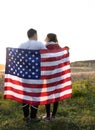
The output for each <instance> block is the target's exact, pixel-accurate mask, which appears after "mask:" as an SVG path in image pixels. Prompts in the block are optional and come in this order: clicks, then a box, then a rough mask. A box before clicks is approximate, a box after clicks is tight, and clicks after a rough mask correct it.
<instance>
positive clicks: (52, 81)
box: [5, 73, 71, 84]
mask: <svg viewBox="0 0 95 130" xmlns="http://www.w3.org/2000/svg"><path fill="white" fill-rule="evenodd" d="M68 77H71V73H67V74H64V75H62V76H60V77H56V78H52V79H48V80H46V79H43V80H41V79H37V80H33V79H22V78H19V77H17V76H13V75H10V74H6V75H5V78H10V79H12V80H16V81H19V82H21V83H22V82H23V83H27V84H44V83H46V84H49V83H54V82H55V81H56V82H57V81H60V80H62V79H66V78H68Z"/></svg>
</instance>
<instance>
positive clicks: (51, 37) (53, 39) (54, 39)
mask: <svg viewBox="0 0 95 130" xmlns="http://www.w3.org/2000/svg"><path fill="white" fill-rule="evenodd" d="M47 37H48V39H49V42H51V41H52V42H58V40H57V36H56V34H54V33H49V34H47Z"/></svg>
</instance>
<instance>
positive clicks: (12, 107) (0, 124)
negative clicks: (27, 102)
mask: <svg viewBox="0 0 95 130" xmlns="http://www.w3.org/2000/svg"><path fill="white" fill-rule="evenodd" d="M1 83H2V85H3V79H2V76H1V78H0V84H1ZM72 83H73V96H72V98H71V99H65V100H63V101H60V104H59V108H58V112H57V118H56V120H54V121H50V122H45V121H40V122H38V123H34V122H31V123H28V124H27V123H25V122H24V121H23V120H22V118H23V113H22V107H21V104H20V103H18V102H15V101H12V100H4V99H3V93H2V92H1V93H0V130H95V71H91V72H90V71H89V72H88V73H87V72H79V73H75V72H74V73H72ZM44 114H45V106H44V105H43V106H39V110H38V116H39V117H40V116H42V115H44Z"/></svg>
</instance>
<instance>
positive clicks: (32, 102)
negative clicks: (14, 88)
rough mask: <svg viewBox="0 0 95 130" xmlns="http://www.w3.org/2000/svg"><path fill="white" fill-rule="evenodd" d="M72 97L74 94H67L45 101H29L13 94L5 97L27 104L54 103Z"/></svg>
mask: <svg viewBox="0 0 95 130" xmlns="http://www.w3.org/2000/svg"><path fill="white" fill-rule="evenodd" d="M70 97H72V94H71V93H70V94H66V95H64V96H61V97H58V98H53V99H50V100H45V101H43V102H36V101H32V100H31V101H30V100H29V101H28V100H22V99H20V98H17V97H14V96H13V95H4V98H5V99H12V100H16V101H18V102H21V103H26V104H31V105H35V106H36V105H44V104H49V103H51V102H52V103H53V102H57V101H60V100H63V99H66V98H70Z"/></svg>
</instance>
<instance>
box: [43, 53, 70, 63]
mask: <svg viewBox="0 0 95 130" xmlns="http://www.w3.org/2000/svg"><path fill="white" fill-rule="evenodd" d="M67 57H69V53H67V54H64V55H63V54H62V55H61V56H57V57H49V58H47V57H45V58H41V62H48V61H49V62H50V61H55V60H56V61H58V60H61V59H63V58H67Z"/></svg>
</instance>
